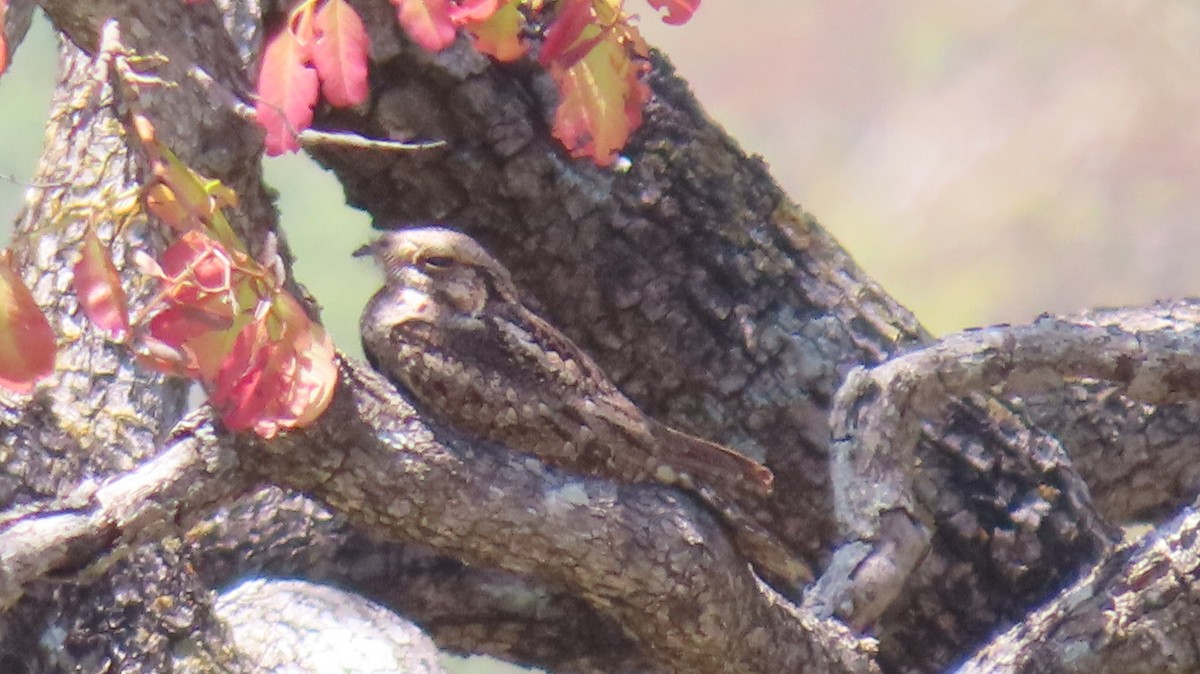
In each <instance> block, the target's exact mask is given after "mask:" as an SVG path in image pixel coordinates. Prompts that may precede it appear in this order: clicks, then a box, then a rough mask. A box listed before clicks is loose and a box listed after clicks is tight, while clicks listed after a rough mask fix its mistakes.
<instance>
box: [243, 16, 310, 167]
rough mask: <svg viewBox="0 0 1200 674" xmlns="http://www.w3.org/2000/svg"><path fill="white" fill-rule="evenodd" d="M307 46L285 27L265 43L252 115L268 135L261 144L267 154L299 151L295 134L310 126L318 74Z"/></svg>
mask: <svg viewBox="0 0 1200 674" xmlns="http://www.w3.org/2000/svg"><path fill="white" fill-rule="evenodd" d="M301 23H307V22H301ZM309 30H311V29H309ZM310 35H311V33H310ZM306 37H308V36H306ZM310 44H311V41H306V40H302V39H300V38H297V36H296V35H295V34H293V33H292V31H291V30H290V29H289V28H288V27H284V29H283V30H281V31H279V32H278V33H276V34H275V35H274V36H273V37H271V38H270V39H269V40H267V45H266V48H265V49H264V50H263V58H262V70H261V71H260V72H259V74H258V104H257V105H256V106H255V113H256V114H257V117H258V123H259V125H261V126H262V127H263V129H265V130H266V132H267V137H266V140H265V141H264V143H265V145H266V148H267V154H268V155H271V156H275V155H280V154H284V153H285V152H293V151H295V150H298V149H300V143H299V141H298V140H297V139H296V134H298V133H299V132H301V131H303V130H304V129H307V128H308V127H309V125H311V124H312V117H313V106H314V105H316V103H317V71H316V70H315V69H313V68H312V66H311V65H310V59H309V46H310Z"/></svg>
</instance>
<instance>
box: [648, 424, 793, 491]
mask: <svg viewBox="0 0 1200 674" xmlns="http://www.w3.org/2000/svg"><path fill="white" fill-rule="evenodd" d="M655 435H657V436H658V441H659V443H660V445H661V446H662V447H663V448H664V450H665V451H664V453H663V456H665V457H670V462H671V467H672V468H673V469H675V470H677V471H678V472H680V473H683V474H686V475H687V476H688V477H690V478H692V479H693V480H695V481H697V482H700V483H703V484H706V485H708V486H710V487H712V488H714V489H718V490H720V491H726V492H727V493H728V494H729V495H730V496H733V495H735V494H738V493H744V492H747V491H749V492H751V493H754V494H757V495H758V496H767V495H768V494H770V493H771V486H772V484H773V483H774V482H775V476H774V475H773V474H772V473H771V469H769V468H767V467H766V466H764V465H762V464H761V463H758V462H757V461H754V460H753V459H750V458H747V457H745V456H742V455H741V454H738V453H737V452H735V451H733V450H732V449H729V448H728V447H722V446H721V445H718V444H717V443H715V442H709V441H708V440H704V439H701V438H697V437H696V436H694V435H688V434H687V433H682V432H680V431H677V430H675V429H673V428H670V427H668V426H663V425H658V426H657V427H656V428H655Z"/></svg>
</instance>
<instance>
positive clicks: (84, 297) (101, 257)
mask: <svg viewBox="0 0 1200 674" xmlns="http://www.w3.org/2000/svg"><path fill="white" fill-rule="evenodd" d="M81 253H82V255H81V256H80V258H79V262H76V263H75V279H74V281H73V282H72V285H74V287H75V295H76V296H77V297H78V298H79V306H80V308H81V309H83V313H84V314H85V315H86V316H87V317H88V320H90V321H91V322H93V323H95V324H96V326H97V327H99V328H100V329H102V330H105V331H107V332H108V333H109V334H110V335H112V337H113V339H116V340H121V339H124V337H125V335H126V334H128V332H129V302H128V301H127V300H126V299H125V289H124V288H122V287H121V277H120V276H118V275H117V268H116V267H115V266H113V261H112V257H111V256H110V254H109V251H108V247H107V246H105V245H104V244H103V243H100V237H98V236H96V232H95V231H93V230H92V229H91V228H88V230H87V234H84V236H83V246H82V250H81Z"/></svg>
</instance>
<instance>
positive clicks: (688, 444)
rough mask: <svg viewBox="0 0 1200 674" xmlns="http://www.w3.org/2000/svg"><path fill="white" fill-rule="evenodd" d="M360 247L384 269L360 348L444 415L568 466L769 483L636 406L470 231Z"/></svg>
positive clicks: (411, 233)
mask: <svg viewBox="0 0 1200 674" xmlns="http://www.w3.org/2000/svg"><path fill="white" fill-rule="evenodd" d="M356 254H359V255H365V254H372V255H374V257H375V258H376V260H378V261H379V262H380V263H381V265H382V266H383V268H384V270H385V272H386V273H387V280H386V282H385V284H384V287H383V289H381V290H380V291H379V292H378V293H376V294H375V296H374V297H372V298H371V301H370V302H369V303H368V304H367V308H366V310H365V311H364V312H363V317H362V323H361V325H360V330H361V333H362V339H363V349H364V350H365V351H366V354H367V358H368V359H369V360H370V361H371V364H372V365H373V366H374V367H375V368H377V369H378V370H380V371H381V372H383V373H385V374H387V375H388V376H389V378H391V379H392V380H393V381H395V382H397V383H399V384H401V385H403V386H404V388H406V389H407V390H408V391H410V392H411V393H412V394H413V396H414V397H416V399H417V400H418V402H420V404H421V405H422V406H423V407H425V408H427V410H428V411H430V412H432V413H433V414H434V415H435V416H437V417H438V418H439V419H441V420H442V421H444V422H446V423H447V424H449V425H451V426H454V427H455V428H458V429H461V430H464V431H467V432H468V433H471V434H473V435H476V436H479V437H482V438H486V439H488V440H492V441H495V442H499V443H501V444H504V445H506V446H508V447H511V448H513V449H516V450H518V451H523V452H528V453H530V454H533V455H535V456H537V457H538V458H539V459H541V460H543V461H545V462H546V463H549V464H552V465H555V466H559V467H561V468H564V469H566V470H570V471H572V472H578V473H584V474H588V475H598V476H604V477H608V478H611V479H614V480H618V481H621V482H646V481H657V482H663V483H666V484H673V485H681V486H685V487H691V486H693V480H698V481H701V482H703V483H704V484H705V485H707V486H710V487H713V488H717V489H722V490H724V489H729V490H735V491H736V490H750V491H754V492H757V493H759V494H766V493H769V491H770V488H771V479H772V478H771V472H770V471H769V470H767V468H766V467H764V466H761V465H759V464H757V463H755V462H754V461H751V460H750V459H747V458H746V457H743V456H742V455H740V454H737V453H736V452H733V451H731V450H728V449H726V448H724V447H721V446H720V445H717V444H714V443H711V442H708V441H706V440H702V439H700V438H696V437H693V436H690V435H687V434H685V433H681V432H679V431H675V430H673V429H671V428H668V427H666V426H664V425H662V424H660V423H658V422H656V421H654V420H653V419H650V418H649V417H647V416H646V415H645V414H643V413H642V411H641V410H640V409H638V408H637V406H636V405H634V404H633V403H632V402H630V400H629V399H628V398H626V397H625V396H624V395H623V394H622V393H621V392H620V391H619V390H617V388H616V386H614V385H613V383H612V382H611V381H610V380H609V379H608V377H607V375H605V374H604V372H603V371H602V370H601V369H600V368H599V367H598V366H597V365H596V364H595V363H594V362H593V361H592V359H591V358H589V357H588V356H587V355H586V354H585V353H583V351H581V350H580V349H579V347H577V346H576V345H575V344H574V343H573V342H571V340H569V339H567V337H565V336H564V335H563V334H562V333H560V332H559V331H558V330H556V329H554V328H553V327H552V326H551V325H550V324H548V323H546V322H545V321H544V320H542V319H541V318H540V317H538V316H537V315H536V314H534V313H533V312H531V311H530V310H529V309H528V308H526V307H525V305H524V304H522V303H521V300H520V298H519V297H518V296H517V292H516V289H515V287H514V286H513V283H512V280H511V278H510V277H509V274H508V271H507V270H506V269H504V267H503V266H501V265H500V263H498V262H497V261H496V260H495V259H494V258H492V257H491V256H490V255H488V253H487V252H486V251H484V250H483V248H482V247H480V246H479V244H477V243H476V242H475V241H474V240H472V239H471V238H470V237H468V236H466V235H464V234H460V233H458V232H454V231H451V230H447V229H441V228H423V229H412V230H404V231H398V232H392V233H388V234H384V235H383V236H381V237H379V238H378V239H376V240H375V241H374V242H372V243H371V244H368V245H367V246H364V247H363V248H361V249H359V251H358V252H357V253H356Z"/></svg>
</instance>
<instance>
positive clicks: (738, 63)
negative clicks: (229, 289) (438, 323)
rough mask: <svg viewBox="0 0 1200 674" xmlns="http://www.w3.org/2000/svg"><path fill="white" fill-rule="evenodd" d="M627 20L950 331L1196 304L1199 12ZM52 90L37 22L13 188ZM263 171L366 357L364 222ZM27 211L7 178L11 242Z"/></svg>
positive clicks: (807, 202)
mask: <svg viewBox="0 0 1200 674" xmlns="http://www.w3.org/2000/svg"><path fill="white" fill-rule="evenodd" d="M627 7H628V9H629V10H630V11H636V12H640V13H641V14H642V15H643V19H642V24H643V30H644V32H645V33H646V34H647V37H648V38H649V40H650V42H651V43H652V44H655V45H657V46H659V47H661V48H662V49H663V50H664V51H665V52H666V53H667V54H668V55H669V56H670V57H671V59H672V60H673V61H674V62H675V64H676V66H677V67H678V69H679V73H680V74H681V75H682V76H683V77H685V78H686V79H688V80H689V81H690V82H691V84H692V86H693V88H694V89H695V91H696V93H697V95H698V97H699V99H700V100H701V101H702V102H703V103H704V105H705V107H706V109H707V110H708V112H709V114H710V115H711V116H712V117H713V118H714V119H716V120H717V121H718V122H720V123H721V124H723V125H724V126H725V128H726V129H727V130H728V131H729V132H730V134H732V135H733V136H734V137H735V138H737V139H738V140H739V142H740V143H741V145H742V147H743V148H744V149H745V150H746V151H747V152H753V153H758V154H761V155H762V156H763V157H764V158H765V159H766V160H767V161H768V162H769V163H770V165H771V167H772V171H773V173H774V175H775V177H776V178H777V179H778V180H779V182H780V183H781V184H782V185H783V187H784V189H786V190H787V191H788V192H789V193H790V194H791V195H792V196H793V198H794V199H795V200H796V201H798V202H799V203H800V204H801V205H802V206H803V207H804V208H805V209H806V210H808V211H810V212H812V213H813V214H815V215H816V216H817V218H818V219H819V220H820V221H821V222H822V223H823V225H824V226H825V227H826V228H827V229H829V230H830V231H831V232H833V234H834V235H835V236H836V237H837V238H838V239H839V240H840V241H841V242H842V243H843V244H844V245H845V246H846V247H847V249H848V250H849V251H850V252H851V253H852V254H853V255H854V256H855V258H856V259H857V260H858V261H859V263H860V264H861V265H862V266H863V268H864V269H865V270H866V271H867V272H868V273H869V274H870V275H871V276H873V277H874V278H875V279H876V280H878V281H879V282H880V283H881V284H882V285H883V287H884V288H885V289H887V290H888V291H889V292H891V293H892V294H893V295H894V296H896V297H897V298H898V299H899V300H900V301H901V302H902V303H904V304H905V305H907V306H908V307H909V308H910V309H912V310H913V311H914V313H916V315H917V317H918V318H920V319H921V320H922V321H923V322H924V323H925V324H926V325H927V326H928V327H929V328H930V329H931V330H932V331H934V332H935V333H945V332H949V331H954V330H959V329H962V328H964V327H969V326H973V325H982V324H989V323H995V322H1002V321H1003V322H1025V321H1028V320H1030V319H1032V318H1033V317H1034V316H1036V315H1037V314H1038V313H1040V312H1042V311H1053V312H1069V311H1076V310H1081V309H1084V308H1087V307H1093V306H1101V305H1116V304H1140V303H1146V302H1150V301H1152V300H1154V299H1158V298H1168V297H1178V296H1182V295H1195V294H1200V292H1198V291H1200V269H1198V267H1197V265H1196V264H1195V262H1194V258H1195V256H1196V251H1197V250H1198V249H1200V227H1197V223H1198V222H1200V4H1197V3H1196V2H1194V0H1159V1H1158V2H1153V3H1144V2H1143V3H1122V2H1102V1H1099V0H1079V1H1077V2H1070V3H1047V2H1044V1H1040V0H1006V1H1004V2H963V1H962V0H921V1H919V2H918V1H917V0H811V1H808V2H796V0H755V1H754V2H753V3H745V2H732V1H728V0H726V1H724V2H718V1H716V0H707V1H706V2H705V3H704V4H703V6H702V7H701V8H700V10H699V12H698V13H697V14H696V16H695V17H694V19H693V20H692V21H691V22H690V23H689V24H687V25H686V26H683V27H682V28H670V27H666V26H664V25H662V24H661V23H660V22H658V21H657V20H656V19H655V18H654V16H653V12H652V11H651V10H650V9H649V8H648V7H647V6H646V5H645V4H643V3H641V2H631V3H628V5H627ZM53 82H54V65H53V38H52V37H51V36H50V34H49V30H48V28H47V27H46V26H45V24H44V22H41V21H39V23H38V26H37V27H36V28H35V30H34V33H33V34H32V35H31V37H30V38H29V39H28V40H27V41H26V43H25V44H23V45H22V46H21V48H20V50H19V51H18V52H17V54H16V56H15V59H14V64H13V66H12V69H11V71H10V72H9V73H8V74H6V75H5V76H4V77H3V78H0V110H3V114H4V117H3V119H4V124H3V125H0V148H3V150H2V151H0V174H7V175H10V176H13V177H15V178H16V179H17V180H27V179H28V178H29V177H30V176H31V174H32V170H33V166H34V163H35V161H36V158H37V153H38V150H39V146H40V143H41V138H42V133H41V129H42V125H43V123H44V121H45V115H46V109H47V105H48V101H49V96H50V89H51V87H52V85H53ZM267 175H268V179H269V181H270V182H271V184H272V185H273V186H274V187H276V188H277V189H278V190H279V191H280V194H281V200H280V207H281V209H282V212H283V223H284V227H285V230H286V232H287V236H288V239H289V242H290V243H291V245H292V246H293V250H294V251H295V252H296V254H297V256H298V258H299V263H298V265H297V268H296V271H297V275H298V276H299V278H300V279H301V280H302V281H303V282H304V283H305V284H306V285H307V286H308V287H309V289H310V290H311V291H312V292H313V293H314V294H315V295H316V297H317V298H318V299H319V300H320V301H321V303H322V305H323V306H324V307H325V319H326V324H327V325H328V327H329V328H330V330H331V332H332V333H333V335H334V339H335V340H336V341H337V343H338V344H339V345H340V346H341V347H342V348H344V349H347V350H349V351H351V352H356V351H357V349H358V348H359V346H358V337H357V329H356V327H355V326H356V322H357V315H358V312H359V310H360V309H361V307H362V304H363V302H365V300H366V297H367V296H368V295H369V294H370V293H371V292H372V291H373V289H374V288H375V287H377V285H378V279H377V277H376V276H375V272H374V270H372V269H371V268H370V265H367V264H365V263H362V262H360V261H354V260H352V259H351V258H350V257H349V254H350V252H351V251H352V250H353V249H354V248H355V247H356V246H357V245H358V244H360V243H361V242H362V241H364V240H365V239H366V238H367V236H369V229H368V225H367V219H366V218H365V217H364V216H363V215H362V214H361V213H357V212H355V211H352V210H350V209H348V208H346V207H345V206H344V204H343V197H342V194H341V191H340V189H339V188H338V186H337V184H336V183H335V182H334V181H333V179H332V178H331V177H330V176H329V175H328V174H327V173H325V172H323V171H321V170H320V169H318V168H316V167H315V166H314V165H313V164H312V163H311V162H309V161H308V160H306V159H304V158H303V157H290V158H283V159H272V160H268V161H267ZM22 199H23V187H22V186H21V185H19V184H13V183H11V182H7V181H0V216H2V217H3V218H4V221H5V222H6V223H8V222H11V221H12V219H13V218H14V217H15V215H16V213H17V211H18V210H19V208H20V206H21V203H22ZM7 237H8V225H7V224H5V225H3V226H0V239H3V240H4V241H5V242H6V240H7ZM477 671H496V670H495V669H494V668H493V667H492V666H491V665H488V664H484V665H479V666H478V667H477Z"/></svg>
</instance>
